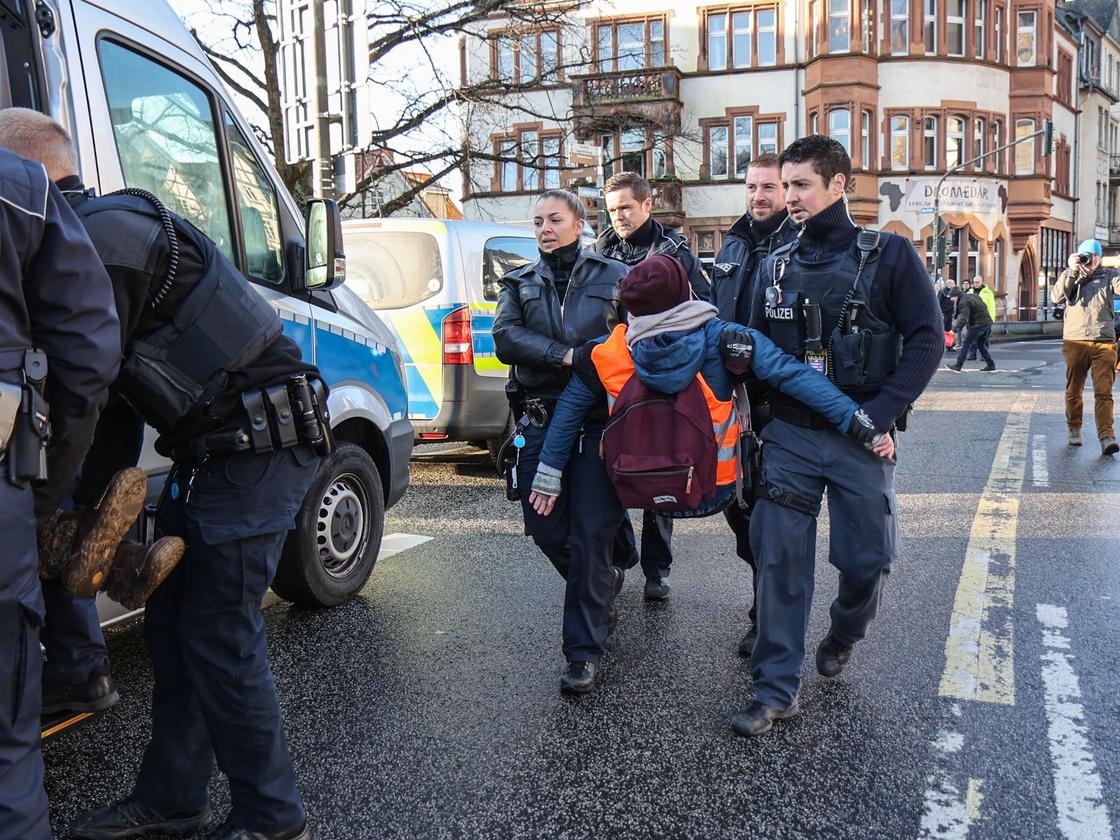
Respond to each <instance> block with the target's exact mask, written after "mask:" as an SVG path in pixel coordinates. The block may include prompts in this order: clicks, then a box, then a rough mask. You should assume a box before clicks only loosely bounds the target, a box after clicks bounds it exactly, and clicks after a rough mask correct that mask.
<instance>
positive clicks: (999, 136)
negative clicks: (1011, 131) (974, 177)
mask: <svg viewBox="0 0 1120 840" xmlns="http://www.w3.org/2000/svg"><path fill="white" fill-rule="evenodd" d="M1002 145H1003V123H1001V122H1000V121H999V120H996V121H995V122H993V123H992V171H993V172H1003V154H1004V153H1003V150H1000V151H996V150H997V149H999V147H1000V146H1002Z"/></svg>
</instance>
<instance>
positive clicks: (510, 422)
mask: <svg viewBox="0 0 1120 840" xmlns="http://www.w3.org/2000/svg"><path fill="white" fill-rule="evenodd" d="M516 426H517V421H515V420H514V419H513V412H510V415H509V417H508V418H507V419H506V430H505V431H504V432H502V433H501V434H500V435H498V436H497V437H492V438H490V439H489V440H488V441H486V449H487V451H488V452H489V453H490V460H491V461H493V462H494V463H495V464H496V463H498V450H499V449H501V448H502V444H503V443H505V442H506V441H507V440H509V439H510V437H511V436H512V435H513V432H514V429H515V428H516Z"/></svg>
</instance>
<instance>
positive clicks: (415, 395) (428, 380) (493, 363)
mask: <svg viewBox="0 0 1120 840" xmlns="http://www.w3.org/2000/svg"><path fill="white" fill-rule="evenodd" d="M467 305H468V304H466V303H440V304H433V305H427V306H426V305H423V304H420V305H418V306H409V307H405V308H404V309H381V310H378V315H380V316H381V318H382V319H383V320H384V321H385V323H386V324H387V325H388V327H389V329H390V330H392V331H393V335H394V336H395V337H396V339H397V344H398V347H399V348H400V351H401V358H402V360H403V361H404V368H405V380H406V384H407V387H408V413H409V416H411V417H413V418H415V419H420V420H431V419H433V418H435V417H436V416H437V415H438V414H439V410H440V406H441V405H442V404H443V341H442V336H441V332H440V331H441V328H442V325H443V319H444V318H446V317H447V316H448V315H450V314H451V313H452V312H454V311H455V310H457V309H462V308H463V307H464V306H467ZM496 309H497V304H496V303H490V302H485V303H480V304H472V305H470V310H471V345H472V347H473V349H474V367H475V370H476V371H477V372H478V373H480V374H482V375H490V376H493V375H502V376H504V375H505V372H506V370H508V367H507V366H506V365H504V364H502V363H501V362H500V361H498V357H497V355H496V354H495V352H494V335H493V330H494V314H495V311H496Z"/></svg>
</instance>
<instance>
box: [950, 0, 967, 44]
mask: <svg viewBox="0 0 1120 840" xmlns="http://www.w3.org/2000/svg"><path fill="white" fill-rule="evenodd" d="M946 3H947V6H946V9H945V36H946V39H947V40H948V42H949V43H948V48H949V55H951V56H957V57H960V56H963V55H964V18H965V11H966V3H965V0H946Z"/></svg>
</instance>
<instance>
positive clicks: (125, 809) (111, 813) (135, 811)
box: [70, 799, 210, 840]
mask: <svg viewBox="0 0 1120 840" xmlns="http://www.w3.org/2000/svg"><path fill="white" fill-rule="evenodd" d="M209 822H210V809H209V808H203V809H202V810H201V811H196V812H195V813H187V814H159V813H157V812H155V811H153V810H152V809H151V808H148V807H147V806H145V805H141V804H140V803H139V802H137V801H135V800H134V799H122V800H121V801H120V802H114V803H113V804H112V805H108V806H106V807H104V808H98V809H97V810H95V811H87V812H86V813H84V814H82V815H81V816H80V817H78V818H77V819H76V820H74V824H73V825H71V826H70V836H71V837H76V838H79V840H119V838H124V837H141V836H143V835H145V834H150V833H152V832H160V833H162V834H194V833H195V832H198V831H201V830H202V829H204V828H206V826H207V825H208V824H209Z"/></svg>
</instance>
